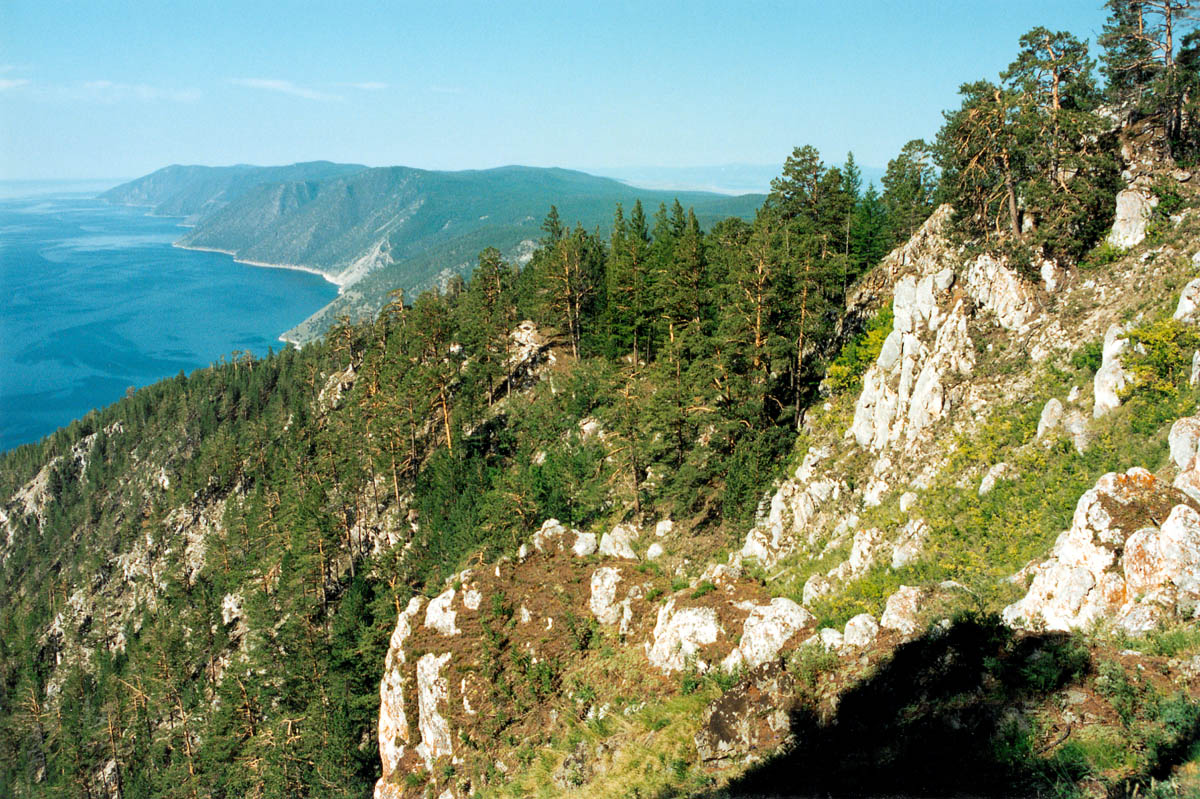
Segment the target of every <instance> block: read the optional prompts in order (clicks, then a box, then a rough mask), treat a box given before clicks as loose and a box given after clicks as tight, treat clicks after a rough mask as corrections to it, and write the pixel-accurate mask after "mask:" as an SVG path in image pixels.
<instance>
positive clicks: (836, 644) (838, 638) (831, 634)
mask: <svg viewBox="0 0 1200 799" xmlns="http://www.w3.org/2000/svg"><path fill="white" fill-rule="evenodd" d="M818 635H819V636H820V639H819V640H820V642H821V646H822V647H824V648H825V651H826V652H837V651H839V650H841V648H842V644H843V643H844V639H843V637H842V632H841V630H835V629H834V628H832V627H822V628H821V632H820V633H818Z"/></svg>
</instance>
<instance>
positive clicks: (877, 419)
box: [850, 278, 975, 451]
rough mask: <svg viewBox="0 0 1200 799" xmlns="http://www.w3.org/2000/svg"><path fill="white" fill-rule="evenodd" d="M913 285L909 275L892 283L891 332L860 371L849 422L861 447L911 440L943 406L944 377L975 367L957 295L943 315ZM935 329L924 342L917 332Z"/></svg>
mask: <svg viewBox="0 0 1200 799" xmlns="http://www.w3.org/2000/svg"><path fill="white" fill-rule="evenodd" d="M906 280H907V281H909V282H906ZM921 285H922V286H924V284H921ZM931 285H932V284H931ZM917 287H918V284H916V283H915V282H912V281H911V280H910V279H908V278H905V279H902V280H901V281H900V282H899V283H898V284H897V286H896V299H895V301H894V302H893V314H895V320H894V322H893V329H892V332H891V333H890V334H889V335H888V338H887V339H885V341H884V345H883V349H882V350H881V352H880V354H879V357H878V358H877V359H876V361H875V363H874V364H873V365H872V366H871V367H870V368H869V369H868V370H867V373H866V374H865V375H864V376H863V389H862V393H861V394H859V397H858V401H857V403H856V404H855V408H854V421H853V423H852V424H851V426H850V435H852V436H853V437H854V440H855V441H856V442H857V443H858V445H859V446H860V447H863V448H866V449H871V450H873V451H880V450H882V449H884V448H885V447H886V446H888V445H889V444H891V443H894V442H897V441H900V440H901V439H904V440H905V441H911V440H913V439H914V438H915V437H916V436H917V435H918V434H919V433H920V432H921V431H922V430H924V429H925V428H927V427H929V426H930V425H932V424H933V423H934V422H936V421H937V420H938V419H939V418H941V416H942V415H943V413H944V412H945V410H946V409H947V408H946V394H945V390H944V384H945V382H946V379H947V378H948V377H949V376H951V375H955V374H965V373H968V372H970V371H971V369H972V368H973V367H974V364H975V350H974V347H973V346H972V345H971V339H970V336H969V335H968V334H967V317H966V311H965V306H964V305H963V302H962V300H959V301H958V302H957V303H955V305H954V306H953V307H952V308H951V309H950V310H949V311H948V312H947V313H945V314H944V315H942V314H940V313H938V312H937V311H936V306H933V307H932V308H931V307H929V306H928V305H927V304H926V303H924V301H921V300H919V299H918V297H919V296H922V295H920V294H919V292H918V291H917ZM909 295H911V296H909ZM934 330H936V334H935V335H934V336H933V341H932V347H929V346H927V345H926V344H925V343H923V341H922V338H921V334H923V335H924V336H925V337H926V338H929V337H930V333H932V332H933V331H934Z"/></svg>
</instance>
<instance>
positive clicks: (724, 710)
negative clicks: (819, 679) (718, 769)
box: [695, 663, 795, 765]
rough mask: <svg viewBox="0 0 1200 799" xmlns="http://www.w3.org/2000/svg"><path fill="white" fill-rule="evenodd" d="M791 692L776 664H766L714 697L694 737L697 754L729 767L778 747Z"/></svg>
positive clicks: (784, 730) (784, 736) (786, 729)
mask: <svg viewBox="0 0 1200 799" xmlns="http://www.w3.org/2000/svg"><path fill="white" fill-rule="evenodd" d="M794 691H795V684H794V682H793V680H792V677H791V675H789V674H788V673H787V672H786V671H784V670H783V669H782V668H781V667H780V665H779V664H778V663H764V664H762V665H761V666H758V667H757V668H755V669H753V670H752V671H750V672H749V673H748V674H746V676H745V677H743V678H742V679H741V680H739V681H738V683H737V684H736V685H734V686H733V687H732V688H730V689H729V690H728V691H726V692H725V693H723V694H722V695H721V696H720V697H718V698H717V699H716V700H715V701H714V702H713V703H712V704H711V705H709V707H708V710H707V711H706V712H705V714H704V720H703V721H702V722H701V724H700V730H699V731H698V732H697V733H696V737H695V744H696V752H697V754H699V756H700V759H701V760H702V761H703V762H704V763H706V764H709V765H717V764H728V765H732V764H734V763H737V762H741V761H743V760H745V759H746V758H747V757H750V756H753V755H760V754H766V753H768V752H772V751H774V750H776V749H778V748H779V746H780V745H782V744H783V743H784V741H785V740H786V739H787V736H788V733H789V721H790V711H791V706H792V701H793V696H794Z"/></svg>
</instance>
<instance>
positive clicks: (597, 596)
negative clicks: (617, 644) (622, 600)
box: [588, 566, 621, 624]
mask: <svg viewBox="0 0 1200 799" xmlns="http://www.w3.org/2000/svg"><path fill="white" fill-rule="evenodd" d="M620 582H621V572H620V570H619V569H616V568H614V567H612V566H603V567H601V568H599V569H596V571H594V572H592V595H591V599H589V600H588V609H589V610H591V611H592V615H593V616H595V617H596V620H597V621H599V622H600V623H601V624H616V623H617V622H618V621H619V620H620V618H621V608H620V606H619V605H618V604H617V584H618V583H620Z"/></svg>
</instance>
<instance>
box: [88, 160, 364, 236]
mask: <svg viewBox="0 0 1200 799" xmlns="http://www.w3.org/2000/svg"><path fill="white" fill-rule="evenodd" d="M363 169H366V167H364V166H361V165H358V164H334V163H330V162H328V161H312V162H309V163H303V164H291V165H290V166H280V167H261V166H248V165H244V164H240V165H237V166H228V167H210V166H182V165H179V164H174V165H172V166H168V167H163V168H162V169H159V170H157V171H155V172H152V173H150V174H149V175H146V176H144V177H141V178H138V179H136V180H131V181H129V182H128V183H123V184H121V185H120V186H116V187H114V188H112V189H109V190H108V191H106V192H104V193H103V194H101V195H100V198H101V199H102V200H106V201H108V202H111V203H115V204H118V205H144V206H148V207H150V208H151V209H152V210H151V213H154V214H158V215H159V216H180V217H183V218H184V224H188V225H194V224H195V223H196V222H197V221H199V220H200V219H201V218H203V217H205V216H207V215H208V214H211V213H212V212H213V211H215V210H217V209H218V208H220V207H222V206H223V205H225V204H226V203H228V202H231V201H232V200H234V199H235V198H237V197H238V196H240V195H241V194H243V193H244V192H246V191H249V190H250V189H253V188H254V187H256V186H259V185H261V184H263V183H277V182H285V181H305V180H321V179H323V178H327V177H332V176H335V175H347V174H353V173H354V172H358V171H361V170H363Z"/></svg>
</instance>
